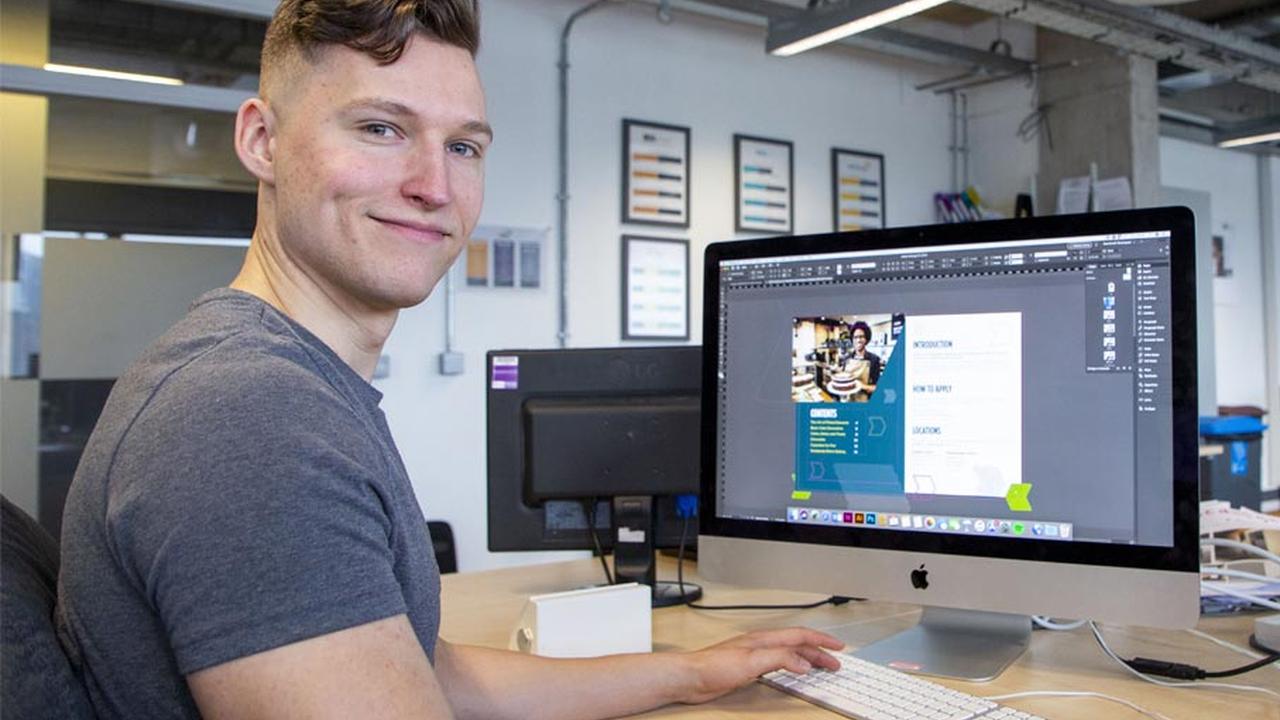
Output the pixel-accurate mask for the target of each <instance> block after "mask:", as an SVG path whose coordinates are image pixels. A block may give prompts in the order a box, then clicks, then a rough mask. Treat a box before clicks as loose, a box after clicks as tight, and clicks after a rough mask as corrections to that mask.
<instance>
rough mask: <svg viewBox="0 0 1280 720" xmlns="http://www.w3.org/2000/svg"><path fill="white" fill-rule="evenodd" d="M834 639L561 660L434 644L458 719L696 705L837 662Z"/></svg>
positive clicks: (812, 634) (790, 633)
mask: <svg viewBox="0 0 1280 720" xmlns="http://www.w3.org/2000/svg"><path fill="white" fill-rule="evenodd" d="M842 645H843V644H842V643H841V642H840V641H838V640H836V639H835V638H833V637H831V636H829V635H826V634H824V633H820V632H817V631H814V630H806V629H803V628H788V629H785V630H770V631H763V632H755V633H748V634H746V635H741V636H738V637H736V638H733V639H732V640H728V641H726V642H723V643H720V644H719V645H713V646H712V647H709V648H706V649H704V650H699V651H696V652H689V653H653V654H648V655H614V656H609V657H603V658H594V659H589V660H561V659H549V658H541V657H536V656H531V655H523V654H520V653H515V652H509V651H505V650H493V649H489V648H480V647H473V646H468V645H455V644H451V643H447V642H445V641H444V640H443V639H442V640H440V641H439V642H438V643H437V645H436V673H437V676H438V677H439V679H440V685H441V686H442V687H443V688H444V693H445V695H446V696H447V697H448V698H449V702H450V704H451V705H452V707H453V709H454V712H456V713H457V715H458V718H460V720H466V719H467V718H494V719H501V718H512V719H513V720H514V719H515V718H520V719H522V720H523V719H529V720H537V719H539V718H556V719H559V720H590V719H593V718H609V717H618V716H622V715H630V714H632V713H637V712H642V711H644V710H648V709H650V708H654V707H658V706H661V705H666V704H669V703H673V702H683V703H698V702H705V701H707V700H711V699H713V698H716V697H719V696H721V695H723V694H725V693H727V692H729V691H731V690H733V689H735V688H738V687H741V686H742V685H745V684H747V683H750V682H751V681H753V680H754V679H755V678H757V677H759V676H760V675H763V674H764V673H766V672H770V671H772V670H776V669H778V668H787V669H788V670H792V671H794V672H807V671H808V670H809V669H810V668H811V667H812V666H814V665H817V666H819V667H825V668H830V669H835V668H836V667H839V663H838V662H837V661H836V660H835V659H834V658H832V657H831V656H830V655H828V654H827V653H826V652H824V651H823V650H822V649H821V648H824V647H825V648H831V649H837V648H840V647H841V646H842Z"/></svg>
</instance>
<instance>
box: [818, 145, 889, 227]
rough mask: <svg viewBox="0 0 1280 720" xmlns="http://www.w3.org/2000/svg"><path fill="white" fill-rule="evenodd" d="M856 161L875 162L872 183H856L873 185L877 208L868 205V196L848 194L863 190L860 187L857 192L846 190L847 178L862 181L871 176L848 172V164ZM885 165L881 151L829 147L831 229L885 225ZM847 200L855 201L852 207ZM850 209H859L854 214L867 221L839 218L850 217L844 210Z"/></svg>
mask: <svg viewBox="0 0 1280 720" xmlns="http://www.w3.org/2000/svg"><path fill="white" fill-rule="evenodd" d="M859 161H863V162H871V163H874V164H875V165H877V166H878V168H877V172H876V173H875V175H876V177H875V179H874V180H871V181H872V182H874V183H875V185H874V186H867V185H865V184H863V185H860V186H859V187H860V188H862V187H874V188H876V191H877V192H876V198H875V200H878V205H877V209H876V210H874V211H872V210H870V209H868V208H867V202H869V201H868V200H864V199H861V198H849V197H847V196H848V195H851V194H857V195H861V194H862V193H861V191H859V192H858V193H850V192H848V186H849V183H850V181H852V180H854V179H857V180H863V181H867V180H870V178H865V177H862V176H855V175H852V174H847V170H848V168H847V164H848V163H850V162H852V163H857V162H859ZM884 165H885V161H884V155H883V154H882V153H876V152H868V151H866V150H849V149H847V148H838V147H833V148H831V229H832V232H853V231H859V230H880V229H882V228H885V227H888V225H887V223H888V220H887V216H886V213H885V211H886V208H887V207H888V205H887V204H886V201H885V185H884ZM847 203H853V204H856V205H855V206H853V207H849V206H847V205H846V204H847ZM851 212H858V213H859V215H857V217H858V218H859V219H860V220H862V219H865V220H867V222H857V223H852V222H848V223H846V222H842V219H845V218H849V217H852V216H850V215H847V214H844V213H851ZM871 213H874V215H872V214H871ZM873 218H874V222H870V221H871V220H872V219H873Z"/></svg>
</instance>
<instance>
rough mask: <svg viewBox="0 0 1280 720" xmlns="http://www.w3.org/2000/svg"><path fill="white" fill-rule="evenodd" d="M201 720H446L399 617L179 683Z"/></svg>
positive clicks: (423, 658) (427, 667)
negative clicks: (192, 698) (184, 684)
mask: <svg viewBox="0 0 1280 720" xmlns="http://www.w3.org/2000/svg"><path fill="white" fill-rule="evenodd" d="M187 684H188V686H189V687H190V688H191V693H192V695H194V696H195V700H196V704H197V705H198V706H199V707H200V714H201V715H203V716H204V717H205V718H210V719H212V720H217V719H219V718H236V719H237V720H291V719H292V718H319V719H324V718H353V717H376V718H386V719H388V720H393V719H395V720H398V719H399V718H406V719H407V718H413V719H414V720H437V719H441V720H443V719H447V718H452V717H453V715H452V714H451V712H450V710H449V705H448V703H447V701H446V699H445V696H444V693H443V692H442V691H441V689H440V685H439V683H438V682H437V681H436V676H435V673H434V671H433V670H432V668H431V663H429V662H428V661H427V655H426V653H425V652H423V650H422V645H421V644H419V642H418V637H417V635H415V634H414V632H413V627H412V626H411V625H410V624H409V620H408V618H407V617H406V616H404V615H397V616H395V617H391V618H387V619H385V620H379V621H376V622H371V623H368V624H366V625H359V626H357V627H354V628H349V629H347V630H341V631H338V632H335V633H330V634H328V635H321V636H319V637H315V638H311V639H309V640H303V641H301V642H297V643H293V644H291V645H285V646H283V647H279V648H275V649H273V650H267V651H266V652H262V653H258V654H256V655H250V656H248V657H243V658H240V659H238V660H233V661H231V662H228V663H224V664H222V665H217V666H214V667H211V668H207V669H205V670H200V671H199V672H195V673H192V674H191V675H189V676H187Z"/></svg>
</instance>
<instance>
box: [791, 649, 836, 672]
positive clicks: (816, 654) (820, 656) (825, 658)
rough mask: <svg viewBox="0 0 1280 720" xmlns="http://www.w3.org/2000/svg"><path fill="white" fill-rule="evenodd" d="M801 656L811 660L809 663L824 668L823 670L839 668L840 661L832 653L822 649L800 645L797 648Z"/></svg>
mask: <svg viewBox="0 0 1280 720" xmlns="http://www.w3.org/2000/svg"><path fill="white" fill-rule="evenodd" d="M796 652H798V653H800V656H801V657H803V658H804V659H805V660H807V661H809V664H810V665H812V666H814V667H818V668H822V669H823V670H839V669H840V661H839V660H838V659H837V658H836V657H834V656H833V655H832V654H831V653H829V652H826V651H825V650H820V649H818V648H815V647H800V648H797V649H796Z"/></svg>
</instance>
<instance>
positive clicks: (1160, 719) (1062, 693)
mask: <svg viewBox="0 0 1280 720" xmlns="http://www.w3.org/2000/svg"><path fill="white" fill-rule="evenodd" d="M1037 696H1040V697H1068V698H1070V697H1075V698H1098V699H1100V700H1110V701H1111V702H1114V703H1120V704H1121V705H1124V706H1125V707H1127V708H1129V709H1131V710H1133V711H1134V712H1137V713H1141V714H1142V715H1145V716H1147V717H1149V718H1152V719H1153V720H1169V718H1168V716H1166V715H1161V714H1160V713H1158V712H1156V711H1155V710H1147V709H1146V708H1143V707H1140V706H1138V705H1134V704H1133V703H1131V702H1129V701H1128V700H1124V699H1122V698H1118V697H1112V696H1110V695H1103V694H1102V693H1096V692H1076V691H1069V690H1035V691H1032V692H1017V693H1009V694H1008V695H988V696H987V697H986V698H985V699H986V700H1013V699H1015V698H1024V697H1037Z"/></svg>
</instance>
